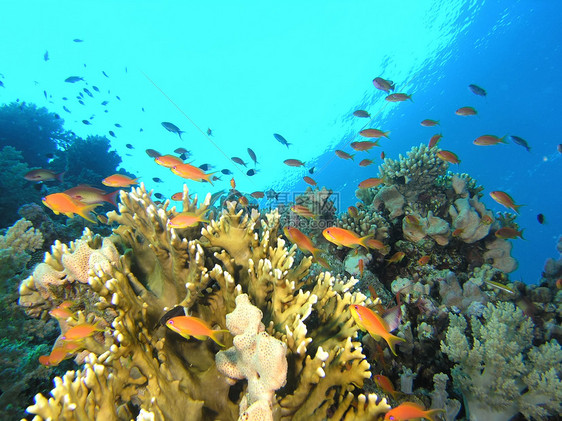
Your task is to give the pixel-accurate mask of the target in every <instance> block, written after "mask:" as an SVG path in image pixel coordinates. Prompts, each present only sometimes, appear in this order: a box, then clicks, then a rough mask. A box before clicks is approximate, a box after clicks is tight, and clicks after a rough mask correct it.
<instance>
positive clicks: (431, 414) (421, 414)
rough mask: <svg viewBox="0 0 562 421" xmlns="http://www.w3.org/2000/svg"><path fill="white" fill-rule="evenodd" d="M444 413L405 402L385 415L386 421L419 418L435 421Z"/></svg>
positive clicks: (403, 420)
mask: <svg viewBox="0 0 562 421" xmlns="http://www.w3.org/2000/svg"><path fill="white" fill-rule="evenodd" d="M440 412H444V411H443V409H428V410H427V411H426V410H425V409H424V407H423V406H421V405H418V404H417V403H414V402H403V403H401V404H400V405H398V406H397V407H396V408H392V409H391V410H390V411H388V412H387V413H386V414H385V415H384V419H385V420H389V421H406V420H413V419H418V418H427V419H428V420H430V421H435V420H436V418H435V416H436V415H437V414H438V413H440Z"/></svg>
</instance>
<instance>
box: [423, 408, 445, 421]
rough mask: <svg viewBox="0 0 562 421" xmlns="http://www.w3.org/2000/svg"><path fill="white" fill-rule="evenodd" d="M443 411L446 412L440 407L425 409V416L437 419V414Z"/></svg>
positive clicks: (431, 419)
mask: <svg viewBox="0 0 562 421" xmlns="http://www.w3.org/2000/svg"><path fill="white" fill-rule="evenodd" d="M442 412H445V410H444V409H441V408H438V409H428V410H427V411H425V414H424V417H425V418H427V419H428V420H430V421H436V418H435V417H436V416H437V415H438V414H440V413H442Z"/></svg>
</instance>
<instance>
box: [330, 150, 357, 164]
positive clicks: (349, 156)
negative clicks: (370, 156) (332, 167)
mask: <svg viewBox="0 0 562 421" xmlns="http://www.w3.org/2000/svg"><path fill="white" fill-rule="evenodd" d="M335 152H336V155H337V156H338V157H339V158H341V159H351V160H352V161H353V157H354V156H355V155H352V154H348V153H347V152H344V151H342V150H340V149H336V151H335Z"/></svg>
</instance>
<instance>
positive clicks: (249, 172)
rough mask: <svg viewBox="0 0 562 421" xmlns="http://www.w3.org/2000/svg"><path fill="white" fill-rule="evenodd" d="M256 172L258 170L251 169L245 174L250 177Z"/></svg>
mask: <svg viewBox="0 0 562 421" xmlns="http://www.w3.org/2000/svg"><path fill="white" fill-rule="evenodd" d="M257 173H258V170H254V169H251V170H248V171H246V175H247V176H248V177H251V176H253V175H256V174H257Z"/></svg>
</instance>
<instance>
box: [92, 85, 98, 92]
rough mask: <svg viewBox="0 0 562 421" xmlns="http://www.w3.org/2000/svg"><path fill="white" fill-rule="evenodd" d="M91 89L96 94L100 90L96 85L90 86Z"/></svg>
mask: <svg viewBox="0 0 562 421" xmlns="http://www.w3.org/2000/svg"><path fill="white" fill-rule="evenodd" d="M92 89H93V90H94V91H96V92H99V91H100V89H99V88H98V87H97V86H96V85H92Z"/></svg>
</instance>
